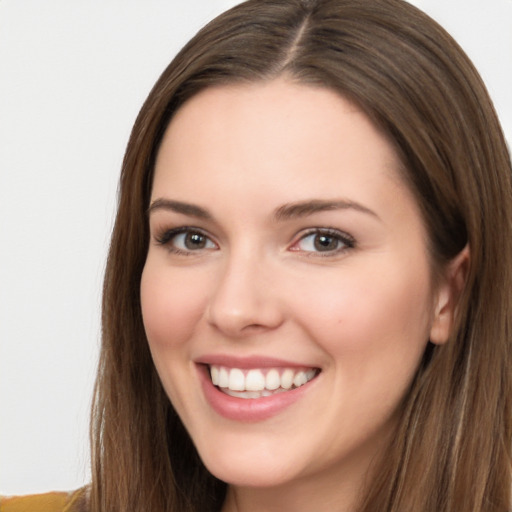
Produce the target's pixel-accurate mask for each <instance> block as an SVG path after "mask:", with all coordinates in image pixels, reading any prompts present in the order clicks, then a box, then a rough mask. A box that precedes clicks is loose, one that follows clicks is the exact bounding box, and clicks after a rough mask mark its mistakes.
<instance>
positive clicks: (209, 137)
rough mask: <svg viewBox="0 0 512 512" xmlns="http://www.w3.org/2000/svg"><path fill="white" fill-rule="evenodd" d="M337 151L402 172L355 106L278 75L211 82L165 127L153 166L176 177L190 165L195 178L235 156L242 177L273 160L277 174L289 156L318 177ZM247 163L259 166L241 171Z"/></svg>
mask: <svg viewBox="0 0 512 512" xmlns="http://www.w3.org/2000/svg"><path fill="white" fill-rule="evenodd" d="M365 148H367V149H365ZM335 153H338V155H337V156H343V159H344V162H343V163H344V165H345V166H346V165H352V164H353V165H354V167H358V166H360V165H361V164H369V163H371V161H372V160H373V162H376V161H378V164H379V167H380V170H381V171H382V172H386V173H388V174H389V176H390V177H391V178H397V177H398V176H399V173H398V169H399V168H400V161H399V159H398V157H397V154H396V152H395V150H394V148H393V146H392V144H390V143H389V141H388V140H387V137H385V136H384V135H383V134H382V133H381V132H380V131H379V130H378V129H377V127H375V126H374V124H373V123H372V122H371V121H370V120H369V119H368V117H367V116H366V115H365V114H364V113H363V112H362V111H361V110H360V109H359V108H358V107H357V106H356V105H354V104H353V103H352V102H350V101H348V100H347V99H345V98H344V97H342V96H341V95H339V94H338V93H336V92H334V91H332V90H329V89H327V88H322V87H312V86H309V85H303V84H297V83H294V82H291V81H289V80H286V79H282V78H281V79H277V80H273V81H269V82H261V83H252V84H235V85H224V86H216V87H211V88H208V89H206V90H204V91H202V92H200V93H199V94H197V95H196V96H194V97H192V98H191V99H190V100H188V101H187V102H186V103H185V104H184V105H183V106H182V107H181V108H180V109H179V110H178V111H177V113H176V114H175V116H174V118H173V119H172V121H171V123H170V125H169V126H168V128H167V130H166V133H165V135H164V139H163V141H162V144H161V146H160V150H159V153H158V155H157V161H156V173H157V174H158V173H159V171H162V169H169V168H173V170H174V177H175V178H176V179H178V173H179V171H180V169H182V168H183V167H187V168H188V177H187V179H193V174H196V173H199V172H200V171H201V170H204V169H205V168H209V169H210V170H213V168H215V169H216V171H217V172H216V176H217V177H218V178H220V177H221V172H220V171H221V168H222V167H223V165H224V164H225V163H227V162H228V161H229V162H231V163H235V162H234V160H238V162H236V164H237V165H239V166H240V175H242V174H245V179H248V178H250V177H253V178H257V177H258V176H261V175H262V174H263V173H264V171H265V170H269V168H270V169H271V168H272V167H273V166H274V168H273V169H271V170H272V174H273V175H274V177H275V178H278V177H279V176H280V175H282V174H283V169H282V168H280V167H279V165H281V163H282V160H283V158H284V157H285V156H286V158H287V160H288V163H290V164H296V172H295V175H296V177H298V176H299V175H300V172H299V168H303V169H307V168H309V169H310V171H311V172H313V173H315V174H316V176H317V178H320V174H318V173H321V171H322V169H326V170H327V169H329V168H330V167H331V166H332V165H337V162H336V161H335V160H336V159H335V158H334V159H333V157H336V154H335ZM262 155H264V159H262ZM364 160H366V162H364ZM356 164H357V165H356ZM256 165H258V168H257V169H255V168H254V167H255V166H256ZM193 166H194V168H191V167H193ZM251 168H252V169H251ZM249 170H252V171H256V172H252V173H249V172H246V173H244V172H243V171H249Z"/></svg>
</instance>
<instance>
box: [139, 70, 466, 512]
mask: <svg viewBox="0 0 512 512" xmlns="http://www.w3.org/2000/svg"><path fill="white" fill-rule="evenodd" d="M399 167H400V163H399V160H398V157H397V155H396V153H395V151H394V150H393V147H392V146H391V144H390V143H389V142H388V141H387V140H386V138H385V137H384V136H383V135H382V134H381V133H380V132H379V131H378V130H377V129H376V128H375V127H374V126H373V125H372V123H371V122H370V121H369V120H368V118H367V117H366V116H365V115H364V114H363V113H362V112H361V111H360V110H359V109H358V108H356V107H355V106H354V105H353V104H351V103H350V102H349V101H347V100H345V99H344V98H342V97H340V96H339V95H338V94H336V93H334V92H332V91H329V90H327V89H323V88H314V87H311V86H305V85H298V84H295V83H293V82H291V81H288V80H286V79H284V78H280V79H277V80H274V81H270V82H265V83H258V84H252V85H232V86H222V87H218V88H210V89H207V90H206V91H203V92H201V93H200V94H198V95H197V96H195V97H193V98H192V99H191V100H189V102H187V103H186V104H185V105H184V106H183V107H182V108H181V109H180V110H179V111H178V113H177V114H176V116H175V117H174V119H173V120H172V122H171V123H170V125H169V127H168V129H167V131H166V133H165V136H164V139H163V142H162V145H161V148H160V150H159V154H158V157H157V161H156V168H155V178H154V183H153V189H152V197H151V201H152V204H153V208H152V209H151V211H150V230H151V242H150V246H149V250H148V255H147V261H146V265H145V268H144V272H143V276H142V282H141V300H142V311H143V318H144V324H145V328H146V333H147V337H148V341H149V346H150V349H151V353H152V356H153V359H154V362H155V365H156V368H157V371H158V373H159V375H160V378H161V380H162V383H163V385H164V388H165V390H166V392H167V394H168V395H169V397H170V399H171V401H172V403H173V405H174V407H175V408H176V410H177V412H178V413H179V415H180V417H181V419H182V421H183V423H184V425H185V426H186V428H187V429H188V431H189V433H190V435H191V437H192V439H193V441H194V443H195V445H196V447H197V449H198V451H199V454H200V456H201V458H202V459H203V461H204V463H205V465H206V466H207V468H208V469H209V470H210V471H211V472H212V473H213V474H214V475H216V476H217V477H218V478H220V479H222V480H224V481H225V482H228V484H229V491H228V497H227V499H226V502H225V504H224V509H223V510H224V511H232V510H239V511H262V510H265V511H273V510H295V511H301V510H305V511H306V510H307V511H310V510H312V506H313V505H312V504H314V510H316V511H319V512H320V511H322V510H334V509H336V510H340V511H344V510H345V511H348V510H352V509H353V506H354V503H355V501H356V499H357V493H358V489H359V488H360V486H361V484H362V482H363V479H364V477H365V474H366V473H367V472H368V470H369V468H371V466H372V462H373V461H374V460H376V459H377V458H378V455H379V453H380V452H381V450H382V447H383V446H384V445H385V444H386V441H387V440H388V439H389V437H390V435H391V433H392V429H393V426H394V425H395V422H396V417H397V412H398V410H399V407H400V402H401V400H402V399H403V397H404V395H405V394H406V392H407V389H408V387H409V385H410V383H411V380H412V378H413V376H414V374H415V371H416V369H417V367H418V364H419V361H420V360H421V357H422V354H423V352H424V349H425V346H426V344H427V342H428V340H429V338H430V339H431V340H432V341H433V342H435V343H444V342H445V341H446V339H447V337H448V334H449V329H450V325H451V318H452V316H453V306H452V304H453V297H452V296H453V293H452V289H453V281H454V279H452V278H450V277H449V276H450V275H452V274H454V275H455V274H456V272H454V273H452V274H449V273H447V276H448V277H447V278H446V279H445V280H441V283H440V284H439V285H437V286H436V287H434V286H433V279H432V271H431V265H430V262H429V256H428V253H427V243H426V235H425V229H424V226H423V222H422V219H421V216H420V213H419V210H418V207H417V204H416V202H415V200H414V198H413V196H412V194H411V192H410V191H409V190H408V188H407V187H406V186H405V184H404V183H403V182H402V181H401V179H400V177H399V173H398V169H399ZM160 200H174V201H180V202H183V203H187V204H191V205H195V206H199V207H200V208H202V209H204V210H206V211H207V212H208V214H209V218H203V217H199V216H197V215H196V213H197V212H194V211H188V212H177V211H174V210H173V209H169V208H163V207H158V206H157V205H158V204H161V203H158V202H157V201H160ZM312 200H315V201H317V200H321V201H344V202H345V203H347V204H348V207H344V208H332V209H327V210H322V211H315V212H308V213H304V212H303V213H304V214H303V215H292V216H284V217H283V216H281V217H280V216H278V217H277V218H276V211H277V210H279V209H280V208H281V209H282V207H283V205H289V204H291V203H297V202H299V203H300V202H304V201H306V202H308V201H312ZM354 204H355V205H357V206H355V207H354V206H353V205H354ZM345 206H347V205H345ZM281 211H282V210H281ZM183 226H185V227H187V226H188V227H190V226H192V227H194V228H195V229H196V230H200V231H201V233H202V234H203V235H204V236H206V238H204V239H202V240H203V243H204V245H203V247H202V248H197V249H196V248H194V247H196V246H191V247H192V248H189V247H187V246H186V245H184V236H180V235H178V236H174V237H169V236H168V237H167V238H166V239H165V243H161V242H162V237H163V235H164V234H165V233H166V232H168V231H169V230H170V229H174V228H180V227H183ZM322 228H330V229H332V230H336V231H335V234H334V235H332V237H333V238H332V241H333V243H332V244H331V245H332V246H333V247H334V249H332V248H331V249H330V250H327V251H319V250H316V249H315V246H314V243H313V242H314V240H315V237H316V235H315V234H311V233H310V231H311V229H313V230H314V229H322ZM338 232H339V233H340V235H339V236H340V238H337V236H338V235H337V233H338ZM347 234H348V235H349V237H350V238H349V242H346V238H347V236H346V235H347ZM316 239H317V240H318V238H316ZM159 240H160V241H159ZM343 240H345V242H344V241H343ZM205 354H222V355H225V354H228V355H234V356H240V357H242V356H254V355H257V356H266V357H275V358H281V359H285V360H287V361H291V362H294V363H297V364H303V365H305V366H311V367H315V368H319V369H320V370H321V372H320V374H319V375H318V377H317V378H316V379H314V380H313V381H312V382H311V383H310V384H309V385H308V386H309V387H308V389H307V391H306V392H305V393H304V394H303V395H302V396H301V398H300V399H299V400H298V401H296V402H295V403H294V404H292V405H291V406H290V407H288V408H286V409H285V410H284V411H282V412H281V413H279V414H277V415H275V416H272V417H271V418H269V419H266V420H264V421H257V422H250V423H247V422H242V421H235V420H231V419H226V418H224V417H222V416H220V415H219V414H218V413H216V412H215V411H214V410H213V409H212V408H211V406H210V405H209V403H208V402H207V400H206V399H205V396H204V393H203V390H202V387H201V384H200V379H199V378H198V371H197V365H196V363H195V361H197V359H198V358H201V357H203V356H204V355H205Z"/></svg>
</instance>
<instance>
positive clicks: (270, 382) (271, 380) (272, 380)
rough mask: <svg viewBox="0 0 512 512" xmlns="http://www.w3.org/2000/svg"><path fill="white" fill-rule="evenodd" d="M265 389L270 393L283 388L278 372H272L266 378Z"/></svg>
mask: <svg viewBox="0 0 512 512" xmlns="http://www.w3.org/2000/svg"><path fill="white" fill-rule="evenodd" d="M265 387H266V388H267V389H269V390H270V391H273V390H274V389H277V388H280V387H281V377H279V372H278V371H277V370H274V369H272V370H270V371H269V372H268V373H267V376H266V377H265Z"/></svg>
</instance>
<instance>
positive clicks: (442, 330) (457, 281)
mask: <svg viewBox="0 0 512 512" xmlns="http://www.w3.org/2000/svg"><path fill="white" fill-rule="evenodd" d="M469 262H470V251H469V246H468V245H466V246H465V247H464V249H462V251H461V252H460V253H459V254H457V256H456V257H455V258H454V259H453V260H452V261H450V263H448V265H447V266H446V268H445V270H444V275H443V278H442V281H441V283H440V285H439V288H438V290H437V297H436V302H435V303H434V317H433V320H432V326H431V328H430V341H431V342H432V343H434V344H436V345H442V344H443V343H446V342H447V341H448V339H449V337H450V334H451V331H452V327H453V321H454V318H455V313H456V311H457V305H458V303H459V298H460V296H461V294H462V291H463V290H464V286H465V284H466V279H467V276H468V271H469Z"/></svg>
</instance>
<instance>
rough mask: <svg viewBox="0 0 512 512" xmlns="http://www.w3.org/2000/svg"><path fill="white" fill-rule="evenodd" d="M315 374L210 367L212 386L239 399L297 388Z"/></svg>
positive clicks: (308, 371)
mask: <svg viewBox="0 0 512 512" xmlns="http://www.w3.org/2000/svg"><path fill="white" fill-rule="evenodd" d="M316 374H317V370H315V369H310V370H307V371H304V370H294V369H292V368H285V369H284V370H281V371H280V370H278V369H277V368H270V369H269V370H263V369H257V368H253V369H251V370H241V369H240V368H227V367H224V366H217V365H211V366H210V375H211V379H212V383H213V385H214V386H218V387H219V388H221V389H222V391H224V392H225V393H227V394H229V395H231V396H236V397H240V398H260V397H262V396H270V395H273V394H274V393H279V392H283V391H287V390H289V389H292V388H298V387H300V386H303V385H304V384H306V383H307V382H309V381H310V380H311V379H313V378H314V377H315V376H316Z"/></svg>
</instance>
